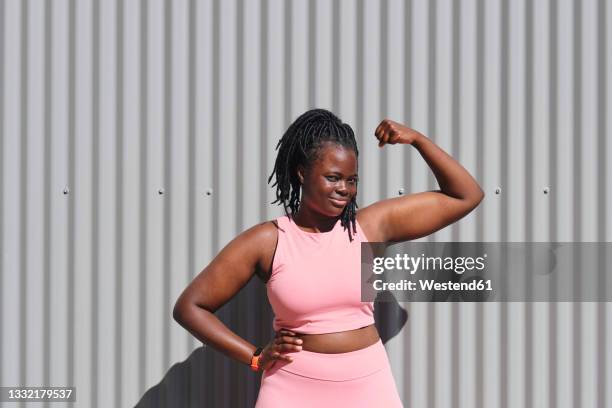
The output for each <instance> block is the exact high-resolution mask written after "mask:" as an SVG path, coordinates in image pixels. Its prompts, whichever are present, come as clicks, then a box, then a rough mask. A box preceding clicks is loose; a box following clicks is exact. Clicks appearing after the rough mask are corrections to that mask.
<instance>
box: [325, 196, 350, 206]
mask: <svg viewBox="0 0 612 408" xmlns="http://www.w3.org/2000/svg"><path fill="white" fill-rule="evenodd" d="M329 201H331V202H332V204H334V205H335V206H337V207H344V206H345V205H346V203H348V200H340V199H337V198H330V199H329Z"/></svg>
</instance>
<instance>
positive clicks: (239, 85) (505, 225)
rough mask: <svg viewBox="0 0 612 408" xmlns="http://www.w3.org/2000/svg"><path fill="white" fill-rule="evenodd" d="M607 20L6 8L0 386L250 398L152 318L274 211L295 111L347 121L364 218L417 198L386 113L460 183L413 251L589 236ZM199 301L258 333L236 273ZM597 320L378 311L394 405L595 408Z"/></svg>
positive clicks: (601, 8)
mask: <svg viewBox="0 0 612 408" xmlns="http://www.w3.org/2000/svg"><path fill="white" fill-rule="evenodd" d="M611 13H612V6H611V5H610V4H609V3H607V2H605V1H604V0H585V1H579V0H574V1H572V0H559V1H554V0H550V1H545V0H537V1H521V0H517V1H514V0H513V1H510V0H487V1H484V0H461V1H452V0H433V1H425V0H418V1H417V0H413V1H399V0H384V1H367V0H361V1H352V0H351V1H349V0H344V1H323V0H321V1H282V0H259V1H255V0H228V1H220V0H214V1H213V0H198V1H196V0H175V1H169V0H167V1H164V0H108V1H106V0H104V1H102V0H52V1H48V0H1V1H0V25H1V30H0V69H1V70H2V71H1V75H0V132H1V135H2V137H1V138H0V140H1V142H0V159H1V167H0V169H1V170H0V171H1V172H2V177H1V178H0V194H1V195H2V197H1V199H0V226H1V228H0V231H1V233H0V234H1V235H0V248H1V251H0V256H1V263H0V264H1V266H2V287H1V296H2V301H1V302H0V308H1V309H0V312H1V313H0V316H1V319H2V323H1V331H2V334H1V339H0V356H1V359H2V370H1V371H0V375H1V376H0V385H3V386H9V385H28V386H34V385H53V386H69V385H74V386H76V387H77V401H78V402H77V403H76V404H75V406H79V407H110V406H134V405H136V404H138V405H139V406H142V407H149V406H162V405H158V404H159V401H161V402H162V403H163V402H168V405H167V406H189V404H190V402H191V404H192V405H191V406H196V405H197V406H215V407H221V406H252V405H253V403H254V400H255V398H256V395H257V390H258V385H259V383H258V381H259V379H258V377H257V376H256V375H255V374H253V373H250V372H249V371H248V369H247V368H246V367H245V366H242V365H240V364H238V363H234V362H232V361H230V360H229V359H228V358H226V357H224V356H222V355H220V353H217V352H215V351H213V350H210V349H207V348H202V347H201V344H199V343H198V342H197V341H196V340H195V339H194V338H193V337H191V336H190V335H189V334H188V333H187V332H186V331H185V330H184V329H183V328H181V327H180V326H179V325H178V324H176V323H175V322H174V321H173V320H172V318H171V312H172V306H173V304H174V301H175V300H176V298H177V297H178V295H179V294H180V292H181V291H182V289H183V288H184V287H185V286H186V285H187V284H188V282H189V281H190V280H191V279H192V278H193V276H194V275H195V274H196V273H198V272H199V271H200V270H201V269H202V268H204V267H205V266H206V265H207V264H208V262H209V261H210V260H211V259H212V257H213V256H214V255H215V254H216V253H217V252H218V250H219V249H220V248H222V247H223V246H224V245H225V244H226V243H227V242H228V241H229V240H230V239H232V238H233V237H234V236H235V235H237V234H238V233H239V232H241V231H242V230H244V229H246V228H247V227H249V226H251V225H253V224H255V223H258V222H260V221H263V220H266V219H271V218H273V217H275V216H277V215H280V214H281V212H280V210H279V208H277V207H272V206H271V205H270V204H269V203H270V202H271V201H272V200H273V199H274V192H273V190H272V189H271V188H269V186H268V185H267V184H266V180H267V176H268V175H269V174H270V172H271V170H272V165H273V162H274V158H275V150H274V148H275V146H276V143H277V141H278V139H279V138H280V137H281V135H282V133H283V132H284V130H285V129H286V127H287V126H288V125H289V124H290V123H291V121H292V120H293V119H295V118H296V117H297V116H298V115H299V114H301V113H302V112H304V111H305V110H307V109H309V108H311V107H323V108H327V109H330V110H332V111H334V112H335V113H336V114H338V115H339V116H340V117H341V118H342V119H343V120H344V121H346V122H348V123H349V124H351V125H352V126H353V128H354V129H355V131H356V134H357V136H358V142H359V147H360V151H361V155H360V177H361V180H362V182H361V183H360V189H361V190H360V202H359V204H360V206H364V205H367V204H369V203H372V202H374V201H376V200H379V199H382V198H387V197H391V196H394V195H397V194H398V191H399V189H400V188H403V189H405V191H406V192H407V193H410V192H418V191H423V190H427V189H432V188H437V186H436V184H435V179H434V178H433V175H432V174H431V172H430V171H429V169H428V168H427V166H426V165H425V163H424V161H423V160H422V158H421V157H420V155H419V154H418V152H416V150H415V149H414V148H412V147H410V146H398V145H396V146H387V147H385V149H384V150H382V151H380V150H379V149H378V148H377V146H376V141H375V138H374V135H373V131H374V129H375V127H376V125H377V124H378V123H379V122H380V121H381V120H382V119H383V118H385V117H388V118H391V119H393V120H396V121H399V122H402V123H405V124H407V125H409V126H411V127H414V128H416V129H417V130H419V131H421V132H423V133H425V134H426V135H428V136H429V137H430V138H432V139H433V140H434V141H435V142H436V143H437V144H439V145H440V146H441V147H442V148H443V149H445V150H446V151H447V152H449V153H450V154H451V155H453V156H454V157H455V158H457V159H458V160H459V161H460V162H461V163H462V164H463V165H464V167H466V168H467V169H468V170H469V171H470V172H471V173H472V174H473V175H474V176H475V177H476V179H477V180H479V182H480V183H481V186H482V187H483V189H484V190H485V192H486V198H485V200H484V201H483V203H482V204H481V205H480V207H479V208H478V209H477V210H476V211H474V212H473V213H471V214H470V215H469V216H468V217H466V218H465V219H463V220H461V221H460V222H459V223H457V224H455V225H453V226H451V227H448V228H446V229H444V230H442V231H439V232H438V233H436V234H434V235H432V236H431V237H428V238H426V239H428V240H432V241H450V240H453V241H609V240H610V234H611V231H612V218H611V217H609V216H608V214H607V211H606V210H607V209H608V208H609V206H610V204H609V203H610V198H611V197H610V194H611V192H612V188H610V187H611V186H610V182H611V180H612V177H611V176H612V169H611V165H610V161H606V160H605V159H606V158H608V157H610V156H611V155H612V143H610V130H609V124H608V122H607V118H608V117H610V116H611V113H612V112H611V111H610V103H609V98H610V96H611V95H612V90H611V88H610V81H609V80H608V78H607V75H606V74H607V73H608V72H610V70H611V68H612V67H611V57H612V49H611V48H610V47H611V46H612V41H610V35H611V33H610V28H609V27H610V26H611V23H612V14H611ZM546 188H548V189H549V190H548V193H545V192H544V190H545V189H546ZM496 192H497V193H496ZM218 315H219V316H220V317H221V318H222V319H223V320H224V321H225V322H226V323H227V324H228V325H229V326H230V328H231V329H233V330H235V331H236V332H237V333H238V334H239V335H241V336H243V337H245V338H247V339H248V340H249V341H251V342H252V343H254V344H262V343H264V342H266V341H268V339H269V336H270V335H271V333H272V332H271V330H272V328H271V318H272V315H271V309H270V307H269V305H268V303H267V300H266V294H265V287H264V286H263V285H262V284H261V283H259V282H258V281H256V280H252V281H251V282H250V283H249V285H248V286H247V287H246V288H245V289H244V290H243V291H242V292H241V293H240V294H239V296H238V297H237V298H235V299H234V300H233V301H232V302H231V303H230V304H228V305H226V306H225V307H224V308H222V309H221V310H220V311H219V312H218ZM611 316H612V311H611V310H610V305H609V304H607V303H553V304H545V303H533V304H530V303H508V304H504V303H501V304H500V303H495V304H473V303H471V304H446V303H445V304H424V303H414V304H396V305H392V304H380V305H377V325H378V327H379V330H380V333H381V336H382V337H383V340H384V341H385V342H386V348H387V351H388V353H389V356H390V359H391V362H392V368H393V372H394V375H395V379H396V381H397V386H398V388H399V391H400V394H401V396H402V398H403V401H404V403H405V405H406V406H407V407H408V406H410V407H434V406H435V407H451V406H452V407H485V406H486V407H604V406H606V407H611V406H612V374H611V373H610V367H612V349H611V346H610V345H611V344H612V340H611V339H612V317H611ZM34 405H35V404H31V406H34ZM11 406H12V405H11ZM24 406H25V404H24ZM28 406H29V405H28ZM36 406H39V405H36ZM53 406H62V404H56V405H53Z"/></svg>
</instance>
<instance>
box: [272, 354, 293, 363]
mask: <svg viewBox="0 0 612 408" xmlns="http://www.w3.org/2000/svg"><path fill="white" fill-rule="evenodd" d="M272 357H273V358H274V359H275V360H284V361H293V359H292V358H291V356H289V355H287V354H282V353H279V352H274V354H272Z"/></svg>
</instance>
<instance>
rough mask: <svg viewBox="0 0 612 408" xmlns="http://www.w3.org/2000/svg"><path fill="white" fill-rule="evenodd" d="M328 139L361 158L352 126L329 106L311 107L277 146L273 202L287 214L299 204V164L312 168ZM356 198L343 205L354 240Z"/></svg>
mask: <svg viewBox="0 0 612 408" xmlns="http://www.w3.org/2000/svg"><path fill="white" fill-rule="evenodd" d="M327 142H332V143H335V144H336V145H339V146H343V147H346V148H348V149H351V150H353V151H354V152H355V156H356V157H359V151H358V149H357V142H356V141H355V134H354V132H353V129H352V128H351V126H350V125H348V124H346V123H342V121H341V120H340V119H339V118H338V117H337V116H336V115H334V114H333V113H332V112H330V111H328V110H326V109H311V110H309V111H307V112H305V113H303V114H302V115H301V116H300V117H298V118H297V119H296V120H295V121H294V122H293V123H292V124H291V125H290V126H289V128H288V129H287V131H286V132H285V134H284V135H283V137H282V138H281V139H280V140H279V142H278V144H277V145H276V150H278V155H277V156H276V162H275V163H274V170H273V171H272V174H270V177H269V178H268V183H270V180H272V177H273V176H274V174H276V181H275V182H274V184H273V185H272V187H274V186H276V200H275V201H273V202H272V204H274V203H279V205H280V204H282V205H283V208H284V209H285V214H286V215H287V216H289V210H290V211H291V217H293V215H294V214H295V213H296V212H297V211H298V208H299V206H300V181H299V179H298V175H297V168H298V166H300V165H301V166H303V167H304V168H309V167H310V165H311V164H312V163H313V162H315V161H316V160H318V159H319V158H320V153H321V148H322V147H323V145H324V144H325V143H327ZM357 208H358V207H357V201H356V196H354V197H353V198H352V199H351V201H350V202H349V203H348V204H347V205H346V207H344V210H343V211H342V215H341V224H342V226H343V227H344V229H345V230H346V229H348V235H349V240H350V241H353V237H352V234H351V228H350V227H349V225H350V226H352V227H353V233H357V227H356V223H355V215H356V213H357V211H356V210H357Z"/></svg>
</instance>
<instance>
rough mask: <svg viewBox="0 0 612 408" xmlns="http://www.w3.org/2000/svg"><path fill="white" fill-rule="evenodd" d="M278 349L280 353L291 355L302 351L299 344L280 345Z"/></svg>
mask: <svg viewBox="0 0 612 408" xmlns="http://www.w3.org/2000/svg"><path fill="white" fill-rule="evenodd" d="M279 347H280V351H281V352H290V353H293V352H296V351H301V350H302V346H300V345H299V344H281V345H280V346H279Z"/></svg>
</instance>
